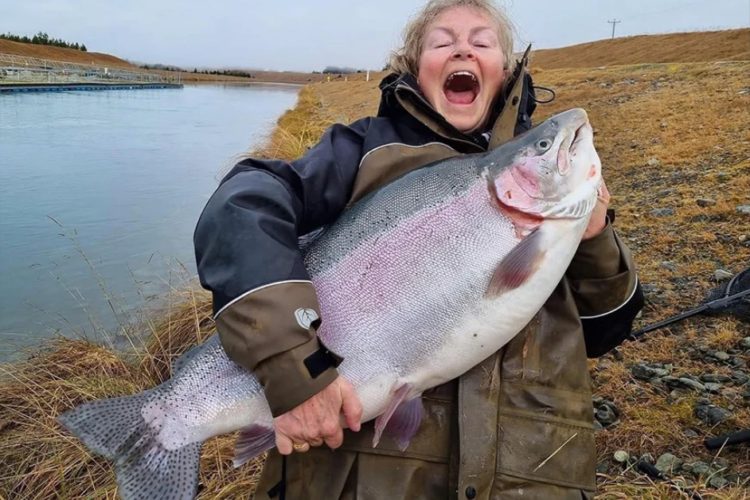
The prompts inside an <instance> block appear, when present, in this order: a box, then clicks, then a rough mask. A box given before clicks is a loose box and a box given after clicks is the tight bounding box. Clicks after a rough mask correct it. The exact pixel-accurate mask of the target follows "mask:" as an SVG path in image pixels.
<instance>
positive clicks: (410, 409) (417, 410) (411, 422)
mask: <svg viewBox="0 0 750 500" xmlns="http://www.w3.org/2000/svg"><path fill="white" fill-rule="evenodd" d="M411 390H412V386H411V384H402V385H401V386H399V387H398V389H396V390H395V391H394V392H393V395H392V397H391V400H390V401H389V403H388V406H386V409H385V411H384V412H383V413H382V414H381V415H380V416H378V417H377V418H376V419H375V435H374V436H373V438H372V446H373V448H374V447H377V446H378V443H379V442H380V438H381V436H382V435H383V431H384V430H385V429H386V427H388V428H389V429H388V431H389V434H391V435H393V436H394V437H395V438H396V440H397V441H398V442H399V445H402V444H403V442H404V441H406V445H408V444H409V443H408V441H409V440H411V438H412V436H413V435H414V433H415V432H416V429H418V428H419V423H420V422H421V421H422V413H421V412H422V401H421V399H419V398H415V399H412V400H410V401H405V400H406V396H408V394H409V393H410V392H411ZM412 401H416V403H412ZM401 406H403V409H402V408H401ZM394 417H395V421H394V424H393V426H390V425H389V422H390V421H391V419H393V418H394ZM415 420H416V422H415ZM412 428H414V429H413V430H412ZM409 433H411V434H409Z"/></svg>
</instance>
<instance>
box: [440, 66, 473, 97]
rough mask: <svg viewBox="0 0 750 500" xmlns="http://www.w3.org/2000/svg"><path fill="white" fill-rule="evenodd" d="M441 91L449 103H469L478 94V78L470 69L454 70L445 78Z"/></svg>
mask: <svg viewBox="0 0 750 500" xmlns="http://www.w3.org/2000/svg"><path fill="white" fill-rule="evenodd" d="M443 93H445V98H446V99H447V100H448V102H450V103H451V104H463V105H466V104H471V103H473V102H474V100H475V99H476V98H477V96H478V95H479V79H478V78H477V77H476V75H474V73H472V72H470V71H456V72H455V73H451V74H450V75H448V78H447V79H446V80H445V84H443Z"/></svg>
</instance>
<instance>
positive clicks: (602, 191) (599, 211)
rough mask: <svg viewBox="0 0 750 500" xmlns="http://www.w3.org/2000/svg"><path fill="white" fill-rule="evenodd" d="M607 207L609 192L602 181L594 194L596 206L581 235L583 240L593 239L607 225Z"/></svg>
mask: <svg viewBox="0 0 750 500" xmlns="http://www.w3.org/2000/svg"><path fill="white" fill-rule="evenodd" d="M608 206H609V190H608V189H607V185H606V184H605V183H604V179H602V185H601V186H600V187H599V191H597V193H596V205H595V206H594V210H593V212H592V213H591V219H589V225H588V227H587V228H586V231H584V233H583V238H582V239H584V240H588V239H590V238H593V237H594V236H596V235H597V234H599V233H601V232H602V230H603V229H604V227H605V226H606V225H607V207H608Z"/></svg>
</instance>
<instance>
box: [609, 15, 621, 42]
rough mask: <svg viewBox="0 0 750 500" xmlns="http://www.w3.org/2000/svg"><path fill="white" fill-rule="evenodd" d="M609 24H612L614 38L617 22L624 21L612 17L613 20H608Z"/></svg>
mask: <svg viewBox="0 0 750 500" xmlns="http://www.w3.org/2000/svg"><path fill="white" fill-rule="evenodd" d="M607 22H608V23H609V24H611V25H612V38H614V37H615V26H616V25H617V23H621V22H622V21H618V20H617V19H612V20H611V21H607Z"/></svg>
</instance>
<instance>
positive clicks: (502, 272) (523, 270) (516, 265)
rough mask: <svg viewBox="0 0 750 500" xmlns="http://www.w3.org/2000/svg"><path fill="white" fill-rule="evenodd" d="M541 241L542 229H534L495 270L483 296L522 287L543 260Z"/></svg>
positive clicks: (493, 295)
mask: <svg viewBox="0 0 750 500" xmlns="http://www.w3.org/2000/svg"><path fill="white" fill-rule="evenodd" d="M542 239H543V232H542V229H541V228H536V229H534V230H533V231H532V232H531V233H530V234H529V235H528V236H527V237H525V238H524V239H523V240H521V242H520V243H519V244H518V245H516V247H515V248H513V250H511V251H510V253H508V255H506V256H505V258H504V259H503V260H501V261H500V263H499V264H498V265H497V267H496V268H495V272H494V273H493V274H492V278H491V279H490V284H489V286H488V287H487V291H486V292H485V295H486V296H490V297H495V296H498V295H500V294H502V293H503V292H504V291H506V290H512V289H514V288H518V287H519V286H521V285H523V284H524V283H525V282H526V280H527V279H528V278H529V277H530V276H531V275H532V274H534V272H535V271H536V270H537V269H538V268H539V264H540V263H541V261H542V259H543V258H544V254H545V250H543V247H542V245H541V241H542Z"/></svg>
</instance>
